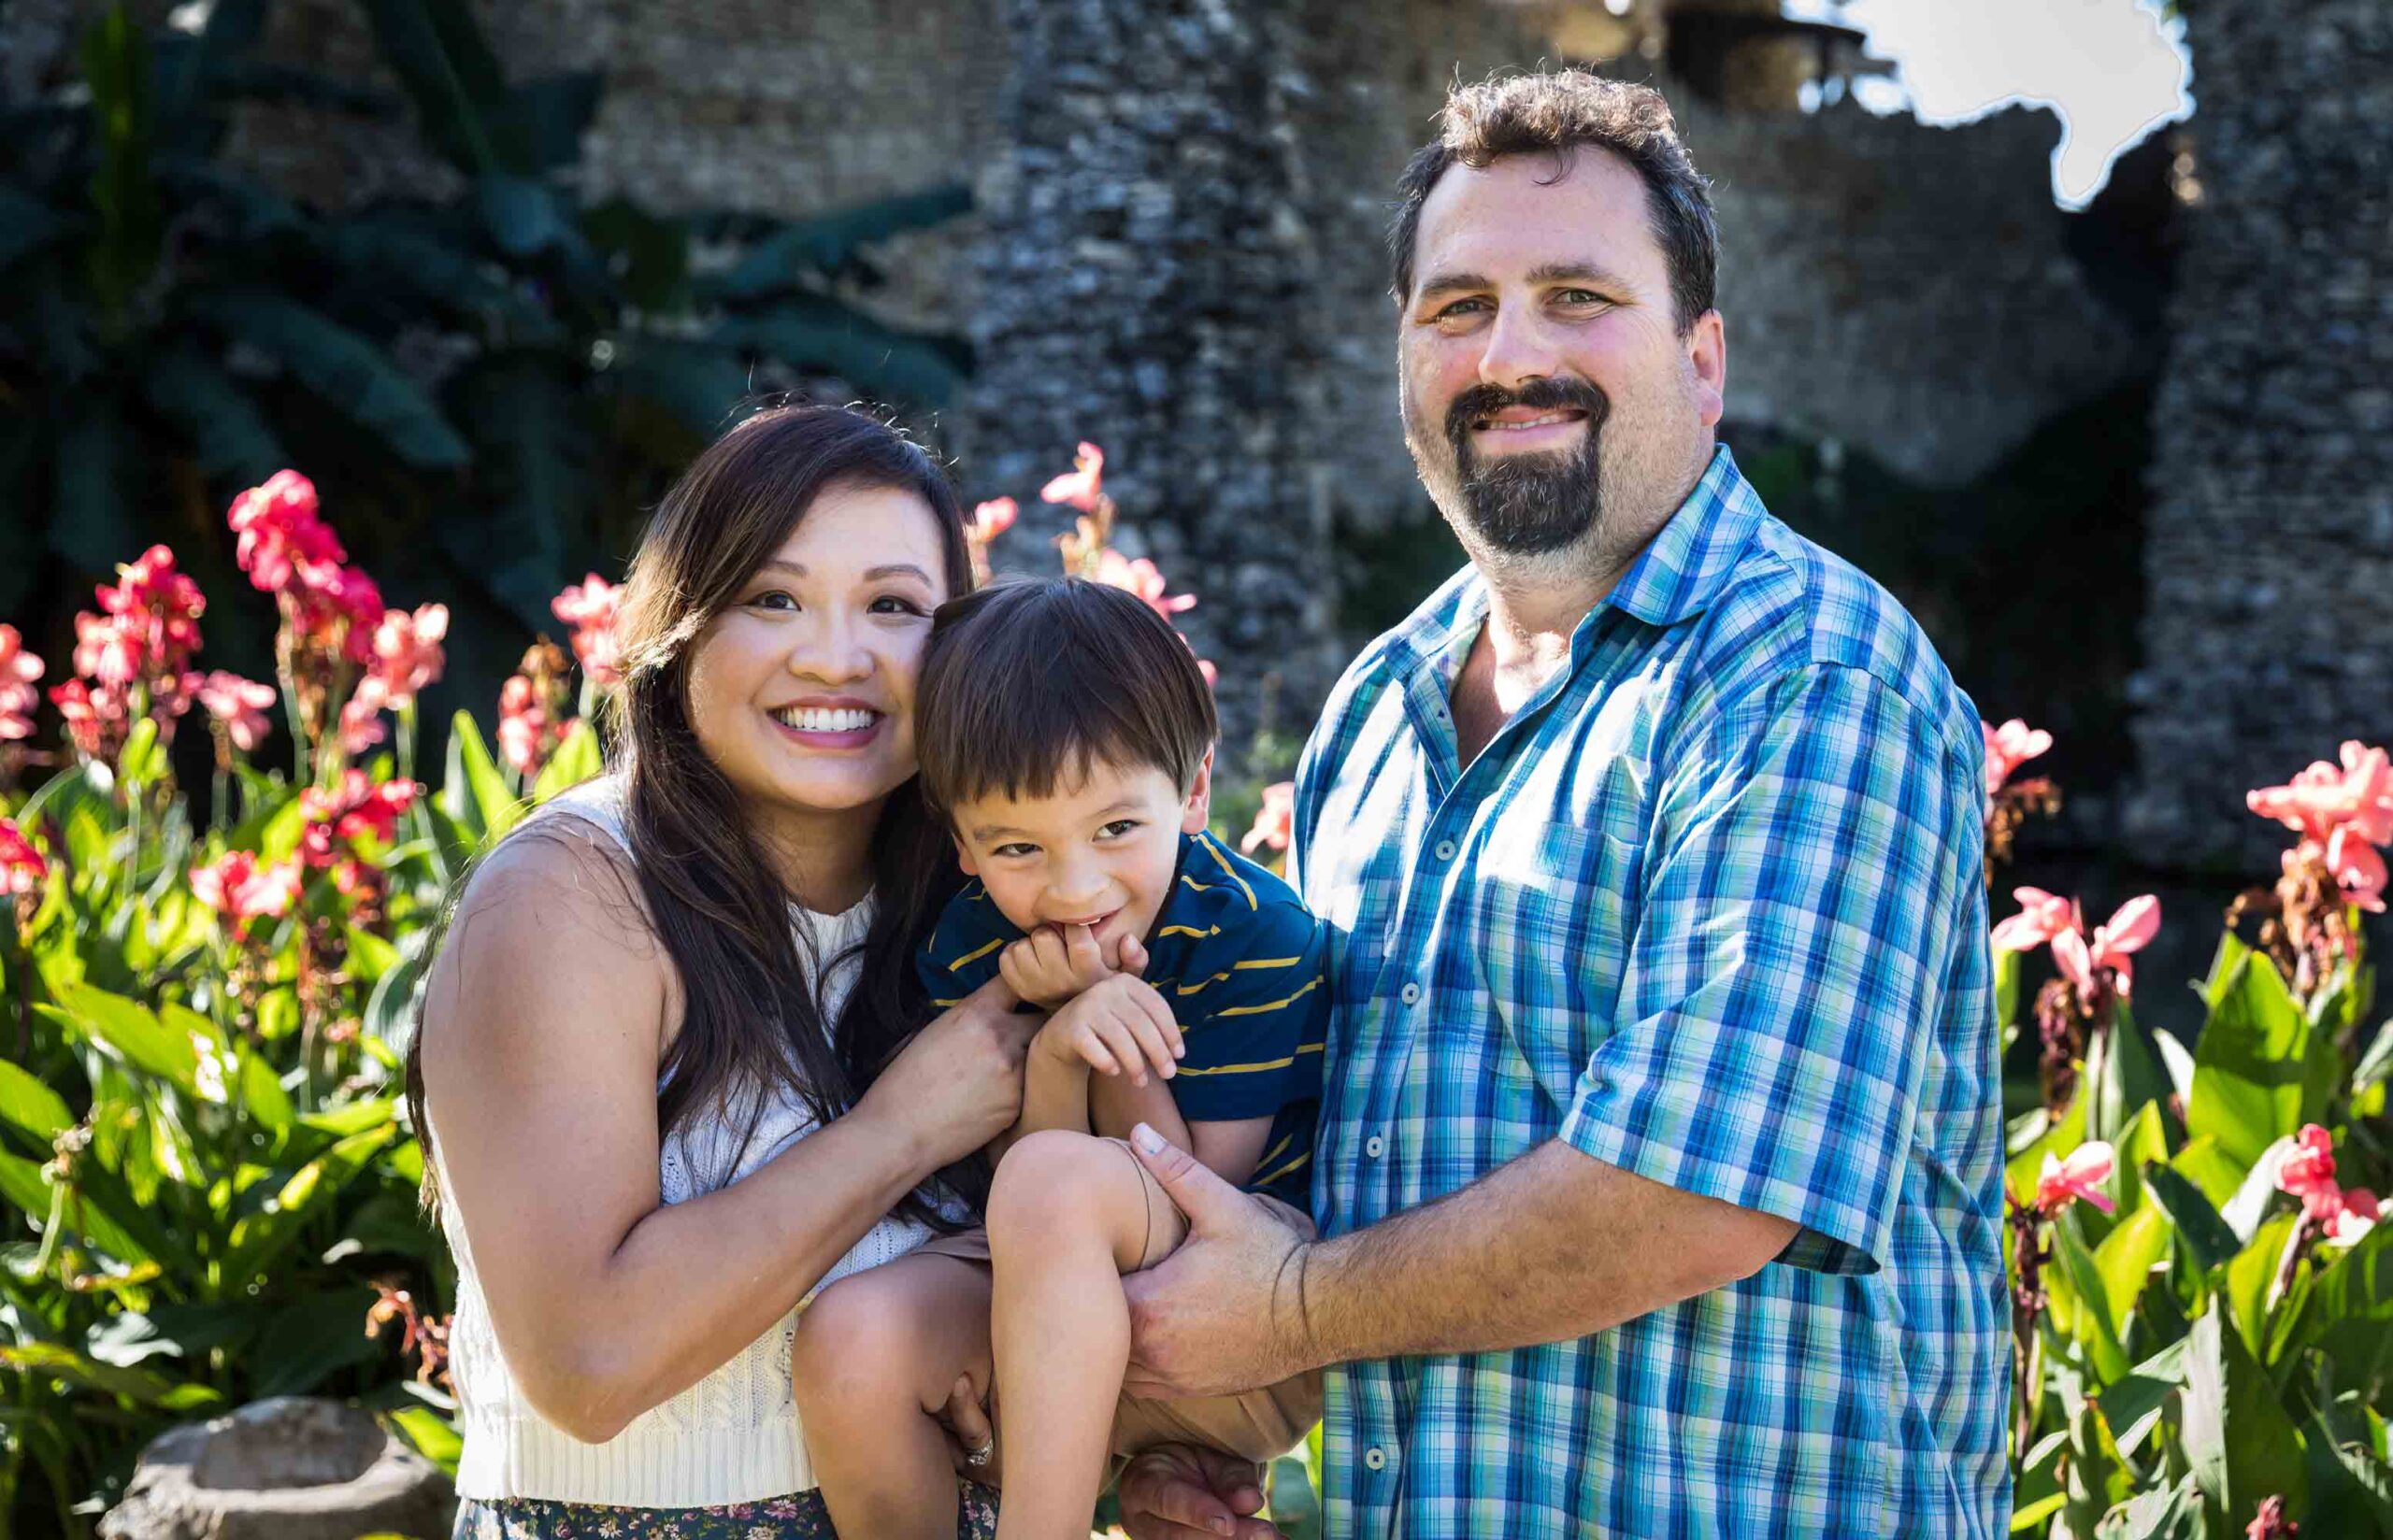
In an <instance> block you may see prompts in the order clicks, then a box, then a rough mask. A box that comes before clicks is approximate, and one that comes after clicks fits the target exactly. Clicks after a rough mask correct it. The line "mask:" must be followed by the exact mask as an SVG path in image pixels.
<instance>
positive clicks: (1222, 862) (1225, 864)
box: [1197, 839, 1263, 909]
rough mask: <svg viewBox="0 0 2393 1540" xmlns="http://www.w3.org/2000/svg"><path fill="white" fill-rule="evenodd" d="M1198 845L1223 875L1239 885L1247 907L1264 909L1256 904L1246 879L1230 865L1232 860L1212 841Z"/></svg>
mask: <svg viewBox="0 0 2393 1540" xmlns="http://www.w3.org/2000/svg"><path fill="white" fill-rule="evenodd" d="M1197 843H1198V844H1200V845H1202V846H1204V847H1205V853H1206V854H1207V855H1209V856H1211V857H1212V858H1213V864H1214V865H1216V866H1219V867H1220V868H1221V869H1222V875H1223V876H1224V877H1228V878H1229V879H1230V880H1231V881H1232V882H1235V883H1237V884H1238V891H1239V892H1242V893H1244V894H1245V895H1246V906H1247V907H1248V908H1250V909H1260V908H1262V907H1263V905H1260V904H1258V903H1256V902H1255V899H1254V889H1253V888H1250V887H1248V886H1247V885H1246V878H1244V877H1240V876H1239V875H1238V868H1237V867H1235V866H1232V865H1231V864H1230V858H1229V857H1227V856H1225V855H1224V854H1222V852H1221V850H1220V849H1219V848H1217V847H1215V845H1214V844H1213V842H1212V841H1211V840H1210V839H1206V840H1199V841H1197Z"/></svg>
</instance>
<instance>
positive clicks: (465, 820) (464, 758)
mask: <svg viewBox="0 0 2393 1540" xmlns="http://www.w3.org/2000/svg"><path fill="white" fill-rule="evenodd" d="M440 807H441V811H443V812H445V813H447V814H448V815H449V816H450V817H451V819H453V820H456V822H457V824H458V826H459V827H460V828H462V829H465V830H467V831H469V832H470V833H471V834H473V836H474V838H475V841H476V842H477V845H478V847H480V848H489V847H490V846H491V845H494V844H495V843H497V841H498V838H499V836H500V835H502V834H506V833H507V831H508V830H509V829H512V828H513V827H515V822H516V820H517V819H519V818H521V817H522V816H523V807H522V806H521V805H520V804H519V803H518V802H517V801H516V800H515V793H513V792H512V791H509V790H508V789H507V777H504V776H502V775H500V774H499V771H498V763H497V762H496V761H494V760H493V759H492V758H491V757H490V746H489V745H488V744H487V743H485V742H483V741H482V730H481V729H480V727H479V726H477V725H475V722H474V719H473V714H472V713H471V712H466V711H460V712H458V713H457V714H456V715H455V716H454V717H452V718H451V719H450V721H449V774H448V777H447V779H446V780H445V781H444V782H443V784H442V785H441V788H440Z"/></svg>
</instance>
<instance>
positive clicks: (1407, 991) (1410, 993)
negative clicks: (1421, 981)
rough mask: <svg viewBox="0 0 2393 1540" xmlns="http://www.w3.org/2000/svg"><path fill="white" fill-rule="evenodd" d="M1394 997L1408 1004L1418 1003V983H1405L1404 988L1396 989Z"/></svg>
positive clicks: (1419, 998)
mask: <svg viewBox="0 0 2393 1540" xmlns="http://www.w3.org/2000/svg"><path fill="white" fill-rule="evenodd" d="M1396 997H1397V999H1398V1000H1401V1001H1403V1002H1404V1003H1405V1004H1406V1005H1418V1004H1420V1001H1421V986H1420V985H1418V984H1407V985H1405V986H1404V988H1402V989H1400V990H1398V991H1396Z"/></svg>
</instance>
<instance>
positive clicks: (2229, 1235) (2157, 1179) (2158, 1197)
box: [2143, 1163, 2243, 1275]
mask: <svg viewBox="0 0 2393 1540" xmlns="http://www.w3.org/2000/svg"><path fill="white" fill-rule="evenodd" d="M2143 1182H2144V1190H2145V1191H2147V1192H2149V1193H2151V1194H2152V1199H2153V1201H2154V1202H2155V1203H2157V1204H2158V1205H2160V1207H2161V1208H2162V1209H2163V1210H2165V1211H2166V1212H2167V1213H2168V1215H2169V1219H2170V1221H2171V1223H2172V1224H2173V1225H2174V1226H2175V1227H2176V1232H2177V1240H2178V1244H2180V1245H2181V1246H2183V1247H2184V1248H2185V1257H2186V1260H2187V1261H2189V1262H2192V1263H2193V1265H2194V1271H2195V1272H2197V1273H2200V1274H2203V1275H2208V1274H2209V1273H2210V1272H2211V1270H2212V1269H2214V1268H2216V1267H2219V1266H2221V1265H2223V1264H2224V1263H2226V1262H2230V1261H2232V1260H2233V1259H2234V1257H2235V1255H2236V1253H2237V1252H2239V1251H2241V1250H2242V1249H2243V1242H2242V1241H2241V1240H2239V1239H2238V1238H2237V1237H2236V1234H2235V1232H2234V1231H2232V1230H2230V1229H2228V1226H2227V1221H2226V1220H2225V1219H2220V1218H2219V1217H2218V1210H2217V1209H2215V1208H2213V1207H2212V1206H2211V1203H2210V1200H2209V1199H2208V1198H2206V1197H2204V1196H2203V1195H2202V1192H2201V1190H2200V1188H2198V1187H2196V1186H2195V1185H2194V1184H2193V1183H2192V1182H2189V1181H2187V1180H2186V1179H2185V1177H2183V1176H2179V1175H2178V1174H2177V1173H2176V1172H2174V1171H2172V1170H2171V1169H2170V1168H2169V1167H2167V1166H2165V1165H2159V1164H2157V1163H2156V1164H2147V1165H2146V1166H2145V1167H2144V1168H2143Z"/></svg>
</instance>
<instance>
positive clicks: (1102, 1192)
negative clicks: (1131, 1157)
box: [989, 1129, 1123, 1245]
mask: <svg viewBox="0 0 2393 1540" xmlns="http://www.w3.org/2000/svg"><path fill="white" fill-rule="evenodd" d="M1121 1162H1122V1157H1121V1154H1120V1153H1119V1152H1118V1151H1116V1150H1115V1149H1113V1148H1111V1141H1108V1140H1105V1139H1100V1138H1097V1137H1096V1136H1095V1135H1094V1134H1074V1133H1072V1132H1070V1131H1069V1130H1068V1129H1041V1130H1039V1132H1038V1133H1036V1134H1028V1135H1025V1137H1024V1138H1023V1139H1022V1140H1021V1141H1020V1142H1018V1143H1017V1144H1015V1145H1014V1146H1013V1148H1010V1149H1008V1150H1007V1151H1006V1154H1005V1159H1004V1160H1002V1161H1000V1162H997V1174H996V1179H995V1180H994V1181H993V1182H992V1183H991V1184H990V1187H989V1238H990V1241H991V1243H992V1244H993V1245H994V1244H996V1242H997V1240H998V1238H999V1236H1001V1235H1003V1236H1006V1237H1008V1238H1020V1239H1022V1240H1025V1241H1028V1242H1030V1243H1031V1244H1034V1245H1035V1244H1037V1243H1038V1242H1039V1240H1040V1239H1041V1238H1043V1237H1052V1236H1053V1235H1055V1234H1057V1233H1060V1231H1061V1230H1063V1229H1066V1228H1076V1229H1084V1228H1087V1227H1089V1225H1090V1222H1091V1221H1092V1220H1094V1219H1097V1218H1098V1217H1099V1216H1100V1214H1101V1212H1102V1208H1103V1205H1104V1204H1105V1202H1106V1201H1107V1199H1108V1198H1109V1197H1111V1195H1112V1194H1113V1193H1114V1192H1115V1191H1118V1190H1119V1188H1120V1187H1121V1184H1122V1176H1123V1173H1122V1171H1121V1170H1120V1166H1121Z"/></svg>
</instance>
